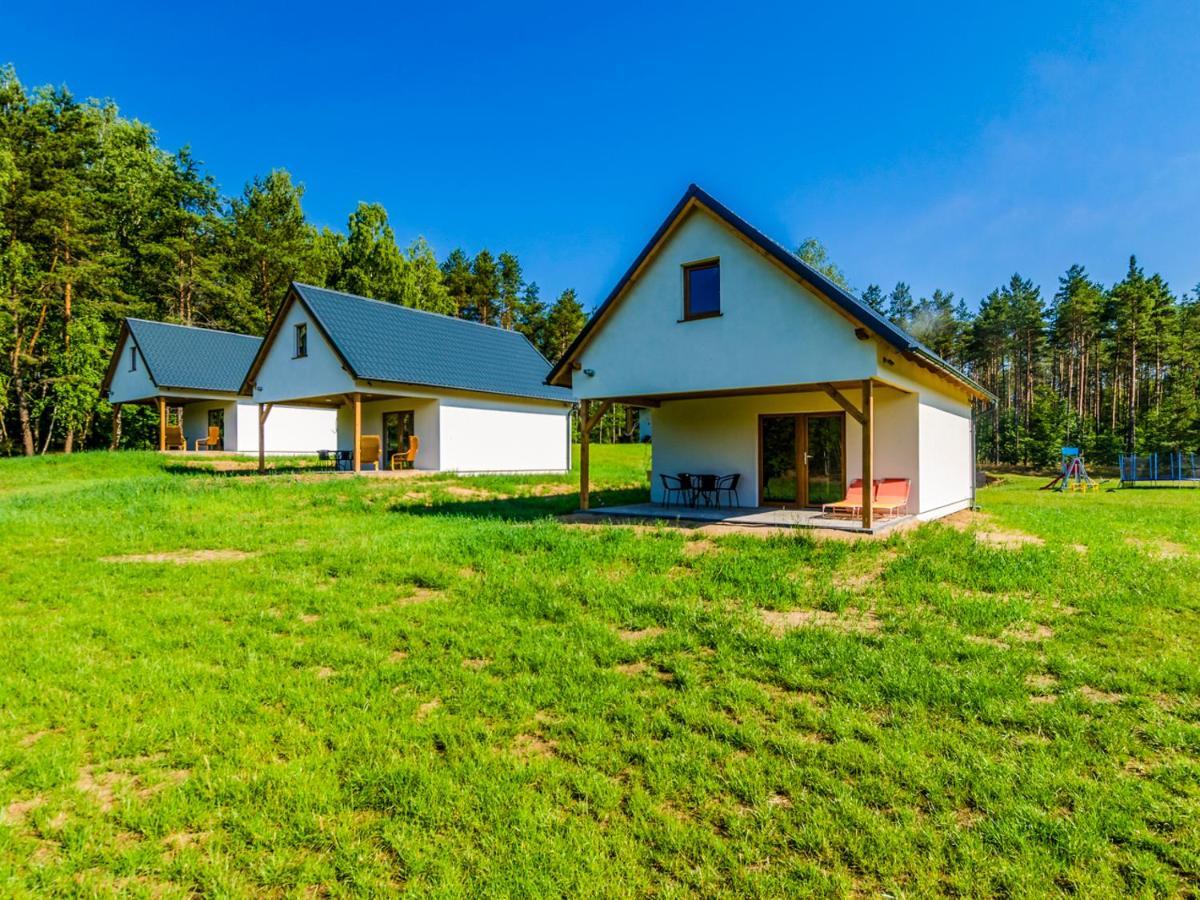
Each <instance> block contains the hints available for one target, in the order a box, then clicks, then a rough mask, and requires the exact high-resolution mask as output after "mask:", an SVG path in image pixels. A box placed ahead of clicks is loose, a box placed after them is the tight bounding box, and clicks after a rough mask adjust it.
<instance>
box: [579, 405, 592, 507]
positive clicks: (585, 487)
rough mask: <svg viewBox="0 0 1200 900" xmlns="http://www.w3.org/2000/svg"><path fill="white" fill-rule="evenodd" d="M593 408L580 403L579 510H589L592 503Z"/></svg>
mask: <svg viewBox="0 0 1200 900" xmlns="http://www.w3.org/2000/svg"><path fill="white" fill-rule="evenodd" d="M590 408H591V403H590V402H589V401H587V400H580V401H579V508H580V509H587V508H588V505H589V503H590V502H591V497H590V496H589V494H590V491H591V485H590V484H589V483H588V463H589V461H590V460H589V459H588V457H589V455H590V454H589V449H590V446H591V439H590V438H589V436H588V432H589V431H590V430H591V429H590V428H589V427H588V426H589V425H590V424H591V422H590V420H589V418H588V410H589V409H590Z"/></svg>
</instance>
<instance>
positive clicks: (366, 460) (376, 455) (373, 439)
mask: <svg viewBox="0 0 1200 900" xmlns="http://www.w3.org/2000/svg"><path fill="white" fill-rule="evenodd" d="M379 445H380V441H379V435H377V434H364V435H362V437H360V438H359V439H358V452H359V453H360V454H361V459H360V460H359V468H360V469H361V468H362V467H363V466H374V467H375V471H377V472H378V471H379V461H380V456H381V453H380V449H379Z"/></svg>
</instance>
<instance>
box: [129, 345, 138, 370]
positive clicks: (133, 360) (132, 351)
mask: <svg viewBox="0 0 1200 900" xmlns="http://www.w3.org/2000/svg"><path fill="white" fill-rule="evenodd" d="M129 371H130V372H136V371H137V347H130V348H129Z"/></svg>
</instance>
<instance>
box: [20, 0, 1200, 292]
mask: <svg viewBox="0 0 1200 900" xmlns="http://www.w3.org/2000/svg"><path fill="white" fill-rule="evenodd" d="M119 6H120V4H115V3H114V4H95V3H88V4H80V5H78V6H73V5H72V3H70V2H64V3H55V4H52V5H49V6H48V5H45V4H33V3H22V4H17V3H6V4H4V5H3V9H2V10H0V61H8V62H12V63H14V64H15V65H16V67H17V71H18V74H19V76H20V77H21V79H22V80H23V81H24V82H25V83H26V84H27V85H34V84H42V83H46V82H53V83H57V84H62V83H65V84H67V85H68V86H69V87H70V88H71V89H72V90H73V91H75V93H77V94H79V95H83V96H94V97H110V98H112V99H114V100H116V101H117V102H118V104H119V105H120V106H121V109H122V111H123V112H124V113H125V114H126V115H129V116H131V117H136V118H139V119H141V120H143V121H145V122H148V123H149V124H151V125H152V126H154V127H155V128H156V129H157V130H158V132H159V135H160V138H161V141H162V143H163V144H164V145H165V146H167V147H168V148H171V149H174V148H176V147H179V146H181V145H183V144H189V145H190V146H191V147H192V149H193V152H194V153H195V154H196V156H197V157H198V158H199V159H201V160H203V161H204V163H205V165H206V166H207V168H208V170H209V171H210V172H211V173H213V174H214V175H215V176H216V178H217V179H218V181H219V182H220V184H221V186H222V189H223V190H224V191H225V192H226V193H227V194H233V193H236V192H238V191H240V190H241V187H242V185H243V184H244V183H245V181H246V180H247V179H249V178H250V177H252V176H253V175H255V174H257V173H265V172H267V171H269V170H270V169H271V168H274V167H283V168H286V169H288V170H289V171H290V172H291V173H292V174H293V176H294V177H295V178H297V179H298V180H299V181H301V182H303V183H304V185H305V186H306V188H307V194H306V197H305V208H306V210H307V212H308V214H309V216H310V218H311V219H312V220H313V221H315V222H317V223H318V224H323V225H331V226H334V227H338V228H343V227H344V225H345V220H346V216H347V214H348V213H349V212H350V210H351V209H352V208H353V207H354V205H355V204H356V203H357V202H358V201H360V200H367V201H376V202H379V203H382V204H383V205H384V206H385V207H386V208H387V210H388V213H389V214H390V216H391V220H392V223H393V226H394V227H395V230H396V233H397V236H398V238H399V239H400V240H401V241H402V242H407V241H408V240H409V239H411V238H413V237H415V236H416V235H418V234H424V235H425V236H426V237H427V238H428V239H429V240H430V241H431V242H432V243H433V245H434V247H435V249H436V250H437V252H438V254H439V256H443V255H445V253H446V252H447V251H448V250H449V249H450V248H451V247H453V246H456V245H461V246H463V247H464V248H466V249H467V250H468V251H471V252H474V251H476V250H478V249H479V248H481V247H485V246H486V247H488V248H490V249H491V250H493V251H500V250H505V249H507V250H512V251H514V252H516V253H517V254H518V255H519V256H520V258H521V260H522V262H523V264H524V266H525V270H526V276H527V277H529V278H532V279H534V280H537V281H538V282H539V284H540V285H541V287H542V291H543V296H553V295H554V294H556V293H557V292H558V291H559V290H561V289H562V288H564V287H568V286H574V287H575V288H577V289H578V290H579V292H580V295H581V299H582V300H583V301H584V304H585V306H588V307H590V306H592V305H594V304H596V303H598V302H599V301H600V300H602V299H603V297H604V295H605V294H606V293H607V292H608V290H609V289H610V288H611V287H612V285H613V283H614V282H615V281H616V280H617V278H618V277H619V276H620V274H621V273H622V272H623V271H624V269H625V268H626V267H627V266H628V265H629V263H630V262H631V261H632V259H633V257H634V256H635V255H636V253H637V252H638V250H640V249H641V246H642V245H643V244H644V243H645V241H646V240H647V239H648V238H649V236H650V234H651V233H652V231H653V230H654V228H655V227H657V225H658V223H659V222H660V221H661V219H662V218H663V217H664V216H665V215H666V213H667V212H668V210H669V209H670V208H671V206H672V205H673V204H674V202H675V201H676V200H677V199H678V197H679V196H680V195H681V194H682V192H683V191H684V189H685V188H686V187H687V185H688V183H689V182H692V181H695V182H697V183H698V184H700V185H701V186H702V187H704V188H705V189H706V190H708V191H709V192H710V193H712V194H714V195H715V196H716V197H718V198H719V199H721V200H722V201H723V202H724V203H726V204H727V205H728V206H730V207H731V208H733V209H734V210H735V211H736V212H738V213H739V214H740V215H742V216H743V217H744V218H746V219H748V220H749V221H750V222H751V223H753V224H754V225H756V226H757V227H759V228H760V229H762V230H763V231H766V232H767V233H768V234H770V235H771V236H773V237H775V238H777V239H779V240H781V241H783V242H785V243H787V244H789V245H792V246H795V245H797V244H798V243H799V242H800V240H801V239H803V238H804V237H806V236H809V235H813V236H816V237H818V238H819V239H820V240H822V241H823V242H824V243H825V244H826V246H827V247H828V248H829V250H830V253H831V255H832V256H833V258H834V259H835V261H836V262H838V263H839V264H840V265H841V267H842V268H843V269H844V270H845V271H846V273H847V274H848V275H849V277H850V279H851V282H852V284H853V285H854V286H855V287H856V288H858V289H859V290H861V289H862V288H864V287H865V286H866V285H867V284H869V283H870V282H879V283H881V284H883V285H884V286H885V287H890V286H891V285H892V284H894V283H895V282H896V281H897V280H899V279H903V280H906V281H908V282H909V283H910V284H911V285H912V287H913V291H914V293H915V294H917V295H924V294H928V293H929V292H930V291H932V290H933V289H934V288H935V287H941V288H944V289H948V290H953V291H955V292H956V293H957V294H958V295H959V296H964V297H966V298H967V299H968V301H969V302H970V303H971V305H972V306H974V305H975V304H977V303H978V301H979V299H980V298H981V297H982V296H983V295H984V294H986V293H987V292H988V290H990V289H991V288H993V287H995V286H997V285H999V284H1001V283H1002V282H1004V281H1006V280H1007V279H1008V276H1009V275H1011V274H1012V273H1013V272H1014V271H1016V270H1019V271H1020V272H1021V273H1022V274H1023V275H1026V276H1029V277H1032V278H1034V279H1035V280H1036V281H1038V282H1039V283H1040V284H1041V285H1042V287H1043V291H1044V293H1045V294H1047V295H1049V294H1052V293H1053V292H1054V289H1055V286H1056V283H1057V278H1058V276H1059V274H1061V273H1062V272H1063V271H1064V270H1065V269H1066V268H1067V266H1068V265H1070V264H1071V263H1073V262H1080V263H1083V264H1084V265H1086V266H1087V267H1088V269H1089V270H1090V271H1091V272H1092V273H1093V275H1094V276H1096V277H1098V278H1100V279H1102V280H1104V281H1105V282H1111V281H1113V280H1115V279H1117V278H1119V277H1120V276H1121V274H1122V272H1123V271H1124V269H1125V266H1126V265H1127V262H1128V255H1129V254H1130V253H1131V252H1135V253H1137V254H1138V256H1139V258H1140V259H1141V261H1142V262H1143V264H1144V265H1145V266H1146V267H1147V269H1148V270H1150V271H1160V272H1162V273H1163V275H1164V276H1165V277H1166V278H1167V279H1168V280H1169V282H1170V283H1171V286H1172V287H1173V288H1174V289H1175V290H1176V291H1177V292H1179V291H1183V290H1185V289H1191V288H1192V287H1194V286H1195V285H1196V283H1197V282H1200V4H1196V3H1147V4H1135V3H1106V2H1045V0H1043V2H1039V3H1017V2H1006V3H994V4H986V5H985V4H962V3H954V4H946V5H945V6H943V7H941V8H936V7H935V6H933V5H932V4H930V5H925V4H896V3H888V4H880V5H878V6H875V7H871V6H867V5H861V6H856V5H851V4H838V3H826V4H812V3H796V2H791V3H782V4H778V5H776V6H773V7H772V6H765V5H764V6H760V7H754V6H752V5H740V4H734V3H728V2H727V3H717V4H711V5H710V4H705V3H688V4H681V5H680V6H678V7H674V8H672V7H666V6H659V5H657V4H654V3H648V2H642V3H638V4H631V5H619V4H615V3H611V4H604V5H599V4H597V5H595V6H592V7H590V8H589V7H586V6H584V5H581V4H572V3H561V2H560V3H548V4H545V5H520V4H513V3H509V4H480V5H478V6H474V5H471V4H466V3H463V4H436V3H427V4H422V5H420V7H419V8H418V7H417V6H415V5H409V4H401V3H391V4H386V3H385V4H379V5H378V6H370V5H366V4H362V5H360V4H355V3H342V4H337V3H329V2H322V3H310V2H305V0H294V2H290V3H286V4H277V5H276V4H259V3H256V2H252V0H243V2H241V3H239V4H228V5H227V4H222V3H209V4H201V5H195V4H192V5H184V6H180V5H178V4H173V3H161V2H160V3H154V4H148V5H146V6H144V7H137V6H133V5H128V6H125V7H123V8H121V9H118V8H117V7H119ZM964 7H965V8H967V9H964ZM971 7H976V8H975V9H970V8H971ZM180 10H182V12H180Z"/></svg>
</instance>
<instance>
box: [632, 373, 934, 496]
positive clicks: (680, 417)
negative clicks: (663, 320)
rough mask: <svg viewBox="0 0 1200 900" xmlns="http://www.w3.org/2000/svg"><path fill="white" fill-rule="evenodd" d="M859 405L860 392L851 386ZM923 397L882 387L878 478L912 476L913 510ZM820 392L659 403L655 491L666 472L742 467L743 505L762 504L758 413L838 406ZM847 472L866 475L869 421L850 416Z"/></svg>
mask: <svg viewBox="0 0 1200 900" xmlns="http://www.w3.org/2000/svg"><path fill="white" fill-rule="evenodd" d="M843 393H844V394H845V395H846V397H847V398H848V399H849V400H850V401H851V402H852V403H854V404H855V405H856V406H857V405H860V404H861V403H862V397H861V394H860V393H859V392H857V391H844V392H843ZM917 406H918V404H917V398H916V397H915V396H913V395H910V394H902V393H900V392H898V391H894V390H889V389H887V388H877V389H876V391H875V422H876V438H875V473H874V474H875V477H876V478H908V479H910V480H911V481H912V483H913V484H912V494H911V509H912V510H916V509H918V508H919V503H920V499H919V495H920V485H921V473H920V467H919V464H918V456H917V450H918V436H917ZM838 411H840V408H839V407H838V406H837V405H835V404H834V403H833V401H832V400H830V399H829V397H828V396H826V395H824V394H819V393H809V392H806V393H796V394H766V395H760V396H750V397H719V398H709V399H699V400H674V401H668V402H664V403H663V404H662V406H660V407H658V408H657V409H655V410H654V413H653V419H654V444H653V448H654V449H653V457H652V458H653V463H652V469H653V479H652V485H651V497H652V499H653V500H654V501H655V502H661V501H662V499H663V497H662V479H660V478H659V474H660V473H661V474H666V475H674V474H676V473H678V472H715V473H716V474H719V475H729V474H732V473H734V472H738V473H740V474H741V476H742V479H741V484H740V485H739V489H738V493H739V496H740V498H741V502H742V505H743V506H755V505H758V503H759V497H758V491H759V455H758V427H759V426H758V417H759V416H760V415H767V414H787V413H809V412H838ZM845 421H846V477H847V480H848V481H849V480H853V479H855V478H859V477H861V475H862V428H861V427H860V426H859V424H858V423H857V422H856V421H854V419H852V418H851V417H849V416H846V419H845Z"/></svg>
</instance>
